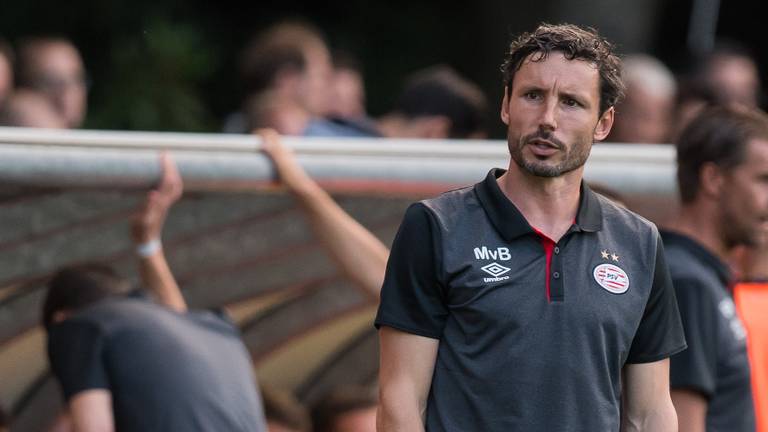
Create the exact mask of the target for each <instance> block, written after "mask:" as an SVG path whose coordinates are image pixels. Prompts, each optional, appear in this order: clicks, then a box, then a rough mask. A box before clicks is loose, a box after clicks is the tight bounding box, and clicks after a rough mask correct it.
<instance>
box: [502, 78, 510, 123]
mask: <svg viewBox="0 0 768 432" xmlns="http://www.w3.org/2000/svg"><path fill="white" fill-rule="evenodd" d="M501 121H503V122H504V124H505V125H509V91H508V89H507V86H504V97H503V98H502V99H501Z"/></svg>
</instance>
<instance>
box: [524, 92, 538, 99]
mask: <svg viewBox="0 0 768 432" xmlns="http://www.w3.org/2000/svg"><path fill="white" fill-rule="evenodd" d="M525 98H526V99H530V100H536V99H538V98H539V94H538V93H536V92H528V93H526V94H525Z"/></svg>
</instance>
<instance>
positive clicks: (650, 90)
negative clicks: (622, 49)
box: [607, 54, 677, 144]
mask: <svg viewBox="0 0 768 432" xmlns="http://www.w3.org/2000/svg"><path fill="white" fill-rule="evenodd" d="M622 78H623V80H624V85H625V86H626V89H627V90H626V96H625V98H624V100H623V101H622V102H621V103H620V104H619V105H618V106H617V107H616V116H615V120H614V123H613V129H611V134H610V136H609V137H608V138H607V141H608V142H621V143H646V144H661V143H667V142H669V138H670V137H669V133H670V126H671V120H672V113H673V108H674V105H675V95H676V93H677V83H676V82H675V77H674V75H672V72H671V71H670V70H669V68H667V66H665V65H664V63H662V62H661V61H660V60H658V59H656V58H655V57H651V56H649V55H646V54H632V55H628V56H627V57H626V58H625V59H624V61H623V71H622Z"/></svg>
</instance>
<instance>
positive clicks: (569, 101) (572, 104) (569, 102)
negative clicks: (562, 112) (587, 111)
mask: <svg viewBox="0 0 768 432" xmlns="http://www.w3.org/2000/svg"><path fill="white" fill-rule="evenodd" d="M563 103H564V104H566V105H567V106H569V107H578V106H581V104H580V103H579V102H578V101H577V100H576V99H571V98H568V99H565V100H564V101H563Z"/></svg>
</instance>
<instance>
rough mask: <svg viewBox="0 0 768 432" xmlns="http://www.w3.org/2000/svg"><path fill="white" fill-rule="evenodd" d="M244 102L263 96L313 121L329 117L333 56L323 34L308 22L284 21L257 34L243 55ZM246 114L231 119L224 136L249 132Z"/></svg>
mask: <svg viewBox="0 0 768 432" xmlns="http://www.w3.org/2000/svg"><path fill="white" fill-rule="evenodd" d="M240 63H241V73H242V77H243V81H244V84H245V99H246V100H248V99H250V98H253V97H254V96H257V95H260V94H262V93H264V92H271V93H272V95H273V96H272V97H273V98H276V99H278V100H283V99H284V100H286V101H289V102H290V103H292V104H295V105H296V106H298V107H300V108H301V109H303V110H305V111H306V114H302V116H301V117H302V119H303V118H304V117H305V116H309V117H310V118H322V117H324V116H326V115H327V114H328V101H329V97H328V89H329V83H330V78H331V74H332V66H331V54H330V51H329V49H328V45H327V44H326V42H325V40H324V38H323V36H322V34H321V33H320V31H319V30H318V29H317V28H315V27H314V26H312V25H311V24H309V23H306V22H300V21H283V22H279V23H277V24H275V25H273V26H271V27H269V28H268V29H266V30H264V31H263V32H261V33H259V34H257V35H256V36H255V37H254V38H253V39H252V40H251V42H250V43H249V44H248V45H247V47H246V48H245V50H244V51H243V53H242V55H241V60H240ZM247 126H248V125H247V124H246V120H245V118H244V117H243V113H242V112H240V113H234V114H232V115H230V116H229V117H228V118H227V120H226V122H225V126H224V131H225V132H230V133H244V132H247V131H248V130H247Z"/></svg>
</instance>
